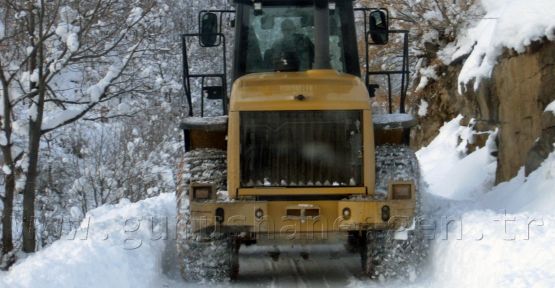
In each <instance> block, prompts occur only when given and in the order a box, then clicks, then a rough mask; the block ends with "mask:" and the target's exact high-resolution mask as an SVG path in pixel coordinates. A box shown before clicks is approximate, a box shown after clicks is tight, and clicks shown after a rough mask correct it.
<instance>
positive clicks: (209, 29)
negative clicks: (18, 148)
mask: <svg viewBox="0 0 555 288" xmlns="http://www.w3.org/2000/svg"><path fill="white" fill-rule="evenodd" d="M217 34H218V15H217V14H216V13H204V14H203V15H202V18H201V20H200V43H201V45H202V46H203V47H214V46H218V43H217V42H218V35H217Z"/></svg>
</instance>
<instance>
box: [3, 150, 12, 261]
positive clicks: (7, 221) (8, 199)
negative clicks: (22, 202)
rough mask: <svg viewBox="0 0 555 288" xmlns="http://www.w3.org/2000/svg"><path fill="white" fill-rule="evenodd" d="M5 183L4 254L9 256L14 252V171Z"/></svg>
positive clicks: (7, 176)
mask: <svg viewBox="0 0 555 288" xmlns="http://www.w3.org/2000/svg"><path fill="white" fill-rule="evenodd" d="M4 155H5V153H4ZM5 181H6V182H5V184H4V190H5V192H6V193H5V194H6V195H5V196H4V211H2V254H7V253H9V252H11V251H12V250H13V238H12V217H13V199H14V194H15V177H14V171H12V173H11V174H10V175H6V179H5Z"/></svg>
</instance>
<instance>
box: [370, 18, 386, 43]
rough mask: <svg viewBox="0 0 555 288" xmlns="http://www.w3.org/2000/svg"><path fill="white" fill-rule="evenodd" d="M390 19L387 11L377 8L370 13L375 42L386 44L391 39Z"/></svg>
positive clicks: (371, 35)
mask: <svg viewBox="0 0 555 288" xmlns="http://www.w3.org/2000/svg"><path fill="white" fill-rule="evenodd" d="M387 24H388V19H387V15H386V14H385V12H383V11H382V10H375V11H372V12H371V13H370V37H371V38H372V41H374V44H378V45H385V44H387V42H388V41H389V27H388V26H387Z"/></svg>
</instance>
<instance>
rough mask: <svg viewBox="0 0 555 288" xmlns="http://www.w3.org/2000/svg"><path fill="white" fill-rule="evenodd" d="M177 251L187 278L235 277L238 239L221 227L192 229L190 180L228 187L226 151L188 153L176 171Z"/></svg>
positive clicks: (180, 264) (198, 150)
mask: <svg viewBox="0 0 555 288" xmlns="http://www.w3.org/2000/svg"><path fill="white" fill-rule="evenodd" d="M177 174H178V175H177V179H178V181H177V189H176V198H177V241H176V243H177V253H178V259H179V266H180V267H179V268H180V272H181V275H182V276H183V278H184V279H185V280H186V281H191V282H201V281H212V282H220V281H225V280H228V279H235V278H236V277H237V274H238V272H239V259H238V253H239V242H238V241H237V240H236V238H235V237H234V236H233V235H230V234H226V233H222V232H220V231H218V229H216V228H215V229H209V231H192V225H191V224H192V221H193V220H192V219H191V218H190V210H189V197H188V194H189V193H188V192H189V191H188V190H189V185H190V183H191V182H197V183H203V182H204V183H215V184H216V189H217V191H221V190H225V189H226V180H227V179H226V178H227V175H226V152H225V151H222V150H217V149H197V150H193V151H190V152H187V153H185V156H184V157H183V160H182V161H181V163H180V164H179V167H178V173H177Z"/></svg>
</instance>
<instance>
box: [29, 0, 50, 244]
mask: <svg viewBox="0 0 555 288" xmlns="http://www.w3.org/2000/svg"><path fill="white" fill-rule="evenodd" d="M41 4H42V2H41ZM43 8H44V5H43ZM41 11H42V12H40V13H44V9H41ZM35 16H38V23H37V24H38V27H37V28H38V29H37V30H38V31H37V32H38V36H39V37H38V39H40V40H39V41H36V42H35V43H33V44H34V45H36V48H37V49H35V51H34V52H33V54H34V55H33V54H32V55H31V56H30V59H31V61H30V62H29V64H30V65H29V66H30V69H29V71H34V70H35V69H38V74H39V77H38V83H34V82H32V83H31V85H30V86H31V89H33V88H36V89H38V101H36V102H34V103H33V104H31V105H36V110H37V114H36V118H35V119H32V118H30V119H29V150H28V155H27V156H28V157H29V166H28V170H27V173H26V176H27V179H26V181H25V187H24V189H23V252H26V253H31V252H35V249H36V239H35V236H36V235H35V234H36V232H35V197H36V195H35V192H36V191H35V189H36V186H37V185H36V181H37V176H38V162H39V150H40V139H41V137H42V129H41V128H42V117H43V112H44V98H45V94H46V83H45V80H46V79H45V78H44V70H43V68H44V67H43V65H44V54H43V52H44V51H43V49H44V46H43V45H44V44H43V42H42V39H43V37H44V35H42V33H43V27H42V23H43V15H42V14H39V15H33V14H31V16H30V19H31V20H30V24H29V34H31V35H33V34H34V33H35V30H34V29H35V25H34V20H35V18H34V17H35Z"/></svg>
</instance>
